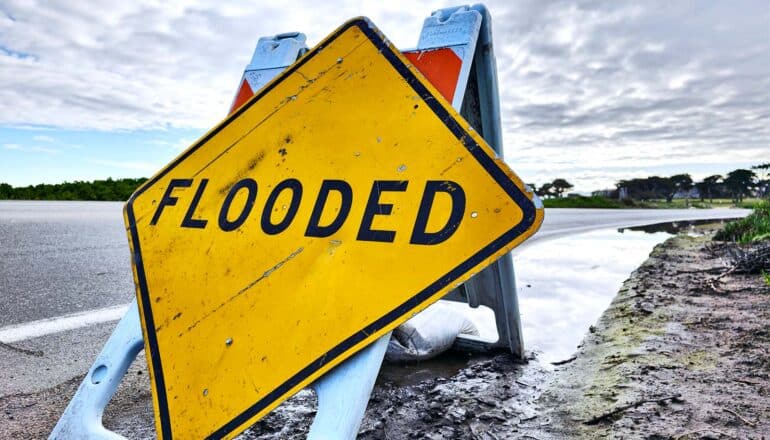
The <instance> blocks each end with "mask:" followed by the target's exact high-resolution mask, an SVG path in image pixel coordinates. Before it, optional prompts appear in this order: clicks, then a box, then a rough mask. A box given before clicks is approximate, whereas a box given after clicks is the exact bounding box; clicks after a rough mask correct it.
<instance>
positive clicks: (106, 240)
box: [0, 202, 748, 399]
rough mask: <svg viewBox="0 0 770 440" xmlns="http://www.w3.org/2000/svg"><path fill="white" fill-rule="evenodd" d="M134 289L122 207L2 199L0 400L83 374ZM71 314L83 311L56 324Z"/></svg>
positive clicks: (552, 231) (554, 214) (678, 213)
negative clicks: (64, 322) (12, 336)
mask: <svg viewBox="0 0 770 440" xmlns="http://www.w3.org/2000/svg"><path fill="white" fill-rule="evenodd" d="M747 213H748V211H746V210H716V209H715V210H586V209H550V210H547V211H546V216H545V222H544V224H543V227H542V228H541V230H540V232H538V234H537V235H535V237H533V238H532V239H530V240H529V241H528V242H527V243H526V244H525V245H524V246H523V247H522V248H520V249H526V247H527V246H532V245H533V244H535V243H537V241H539V240H546V239H553V238H557V237H560V236H564V235H569V234H577V233H581V232H587V231H590V230H596V229H604V228H622V227H631V226H641V225H648V224H655V223H663V222H671V221H683V220H704V219H724V218H734V217H740V216H744V215H746V214H747ZM518 251H519V252H521V250H518ZM133 288H134V287H133V280H132V276H131V267H130V262H129V251H128V244H127V239H126V235H125V229H124V226H123V218H122V203H108V202H0V342H3V343H8V342H10V343H11V346H9V345H7V344H5V345H4V344H0V353H2V354H3V356H0V399H1V398H3V397H4V396H9V395H12V394H17V393H32V392H38V391H42V390H45V389H48V388H50V387H52V386H56V385H59V384H61V383H63V382H65V381H67V380H69V379H71V378H73V377H76V376H80V375H83V374H85V372H86V371H87V370H88V368H89V366H90V365H91V363H92V361H93V360H94V359H95V357H96V355H97V354H98V352H99V350H100V349H101V347H102V345H103V344H104V341H105V340H106V339H107V337H108V336H109V334H110V333H111V331H112V328H113V327H114V321H115V320H116V319H117V318H118V317H119V316H120V315H121V313H122V309H120V308H114V307H115V306H122V305H125V304H127V303H129V302H130V301H131V299H132V298H133V295H134V293H133ZM109 307H113V309H109ZM94 311H95V312H94ZM73 313H82V314H81V315H77V316H74V317H70V318H69V320H67V319H64V321H67V323H68V324H67V325H62V324H61V323H62V322H63V320H62V319H61V317H62V316H65V318H66V316H67V315H70V314H73ZM40 329H42V330H40ZM68 329H69V330H68ZM36 331H37V333H36ZM14 332H15V333H14ZM11 334H13V335H15V337H14V339H13V340H10V339H8V337H9V336H8V335H11ZM40 334H46V335H45V336H42V337H29V336H34V335H40ZM25 335H27V336H25ZM4 338H5V339H4Z"/></svg>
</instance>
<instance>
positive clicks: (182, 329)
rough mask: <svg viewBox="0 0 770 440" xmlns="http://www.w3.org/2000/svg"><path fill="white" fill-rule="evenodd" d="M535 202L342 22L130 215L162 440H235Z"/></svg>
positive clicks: (512, 225) (509, 244) (398, 318)
mask: <svg viewBox="0 0 770 440" xmlns="http://www.w3.org/2000/svg"><path fill="white" fill-rule="evenodd" d="M531 197H532V196H531V195H528V194H527V193H525V191H524V190H523V185H522V183H521V181H520V180H519V179H518V178H517V177H516V176H515V175H514V174H513V173H512V172H511V170H510V169H508V167H507V166H506V165H505V164H504V163H503V162H502V161H500V160H499V159H496V158H495V154H494V152H493V151H492V150H491V149H490V148H489V147H488V146H487V145H486V144H485V143H484V141H483V140H482V139H481V137H480V136H479V135H478V134H476V133H475V132H474V131H473V129H472V128H470V127H469V126H468V124H467V123H466V122H465V121H464V120H463V119H462V118H460V117H459V115H458V114H457V113H456V112H455V111H454V110H452V108H451V106H450V104H449V103H447V102H446V101H445V100H444V99H443V98H441V97H440V95H439V94H438V93H437V92H436V90H435V89H434V88H433V87H432V86H431V85H430V84H429V83H428V82H427V81H425V80H424V79H423V78H422V77H421V76H420V74H419V73H417V72H416V70H414V69H413V68H412V67H411V66H410V65H408V61H407V60H406V59H405V58H403V57H402V56H401V54H400V53H399V52H398V51H397V50H396V49H395V48H393V47H392V46H391V45H390V43H389V42H388V41H387V39H385V38H384V37H383V36H382V34H380V33H379V31H378V30H377V29H376V28H375V27H374V25H373V24H372V23H371V22H369V21H368V20H366V19H356V20H353V21H350V22H348V23H346V24H345V25H343V26H342V27H341V28H339V29H338V30H337V31H335V32H334V33H333V34H332V35H331V36H329V37H328V38H327V39H326V40H324V41H323V42H322V43H321V44H319V45H318V46H317V47H316V48H315V49H313V50H312V51H310V52H309V53H308V54H307V55H306V56H304V57H303V58H301V59H300V60H298V61H297V62H296V63H295V64H294V65H293V66H291V67H290V68H289V69H287V70H286V72H285V73H284V74H282V75H281V76H280V77H278V78H276V79H275V80H274V81H273V82H271V83H270V84H268V85H267V86H266V87H265V88H264V89H263V90H261V91H259V92H258V94H257V95H256V96H255V97H254V98H252V99H251V100H250V101H248V102H247V103H246V104H244V105H243V106H242V107H241V108H240V109H238V110H237V111H236V112H235V113H234V114H233V115H231V116H230V117H228V118H227V119H226V120H225V121H223V122H222V123H221V124H219V125H218V126H217V127H215V128H214V129H212V130H211V131H210V132H209V133H207V134H206V135H205V136H204V137H203V138H202V139H200V140H199V141H198V142H196V143H195V144H194V145H193V146H192V147H190V148H189V149H188V150H186V151H185V152H184V153H182V154H181V155H180V156H179V157H178V158H176V159H175V160H174V161H173V162H172V163H171V164H169V165H168V166H166V167H165V168H164V169H163V170H162V171H160V172H159V173H158V174H157V175H156V176H154V177H153V178H152V179H150V180H149V181H148V182H147V183H146V184H145V185H144V186H142V187H141V188H140V189H139V190H137V192H136V193H135V194H134V195H133V196H132V198H131V200H129V202H128V203H127V204H126V207H125V220H126V224H127V226H128V231H129V240H130V243H131V248H132V253H133V262H134V276H135V280H136V284H137V296H138V299H139V304H140V311H141V315H142V321H143V322H142V324H143V327H144V332H145V343H146V349H147V350H146V351H147V353H148V363H149V366H150V370H151V378H152V384H153V396H154V404H155V409H156V414H157V418H158V423H157V428H158V435H159V437H161V438H164V439H170V438H172V437H177V438H204V437H209V438H223V437H224V438H230V437H233V436H235V435H236V434H237V433H239V432H240V431H241V430H243V429H244V428H245V427H247V426H249V425H250V424H252V423H254V422H255V421H256V420H257V419H259V418H261V417H262V416H264V415H265V414H266V413H267V412H268V411H270V410H272V409H273V408H274V407H276V406H277V405H278V404H279V403H280V402H281V401H283V400H285V399H286V398H288V397H289V396H291V395H292V394H294V393H295V392H297V391H298V390H300V389H301V388H303V387H305V386H307V385H308V384H310V383H312V381H313V380H315V379H316V378H318V377H319V376H321V375H322V374H323V373H325V372H326V371H328V370H329V369H331V368H332V367H333V366H335V365H337V364H339V363H340V362H341V361H342V360H344V359H345V358H347V357H349V356H350V355H352V354H353V353H355V352H356V351H357V350H360V349H361V348H363V347H364V346H366V345H367V344H369V343H371V342H373V341H374V340H375V339H376V338H378V337H380V336H382V335H383V334H384V333H386V332H387V331H389V330H391V329H393V328H394V327H395V326H397V325H398V324H400V323H402V322H403V321H405V320H407V319H408V318H410V317H411V316H413V315H414V314H415V313H416V312H418V311H420V310H422V309H423V308H425V307H426V306H427V305H429V304H430V303H432V302H434V301H436V300H437V299H439V298H440V297H441V296H442V295H443V294H444V293H446V292H447V291H448V290H450V289H452V288H454V287H455V286H457V285H458V284H459V283H462V282H463V281H465V280H467V279H468V278H470V277H471V276H472V275H473V274H474V273H476V272H478V271H479V270H481V269H482V268H483V267H484V266H486V265H487V264H489V263H491V262H493V261H495V260H496V259H497V258H499V257H500V256H501V255H503V254H504V253H506V252H508V251H510V250H511V249H512V248H513V247H514V246H516V245H517V244H519V243H521V242H522V241H524V240H525V239H526V238H527V237H528V236H530V235H532V234H533V233H534V232H535V231H536V229H537V228H538V227H539V225H540V223H541V221H542V217H543V212H542V209H536V208H535V206H534V205H533V202H532V200H531Z"/></svg>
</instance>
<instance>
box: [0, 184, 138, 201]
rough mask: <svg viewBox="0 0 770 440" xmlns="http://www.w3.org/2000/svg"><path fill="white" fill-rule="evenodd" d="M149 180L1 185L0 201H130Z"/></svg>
mask: <svg viewBox="0 0 770 440" xmlns="http://www.w3.org/2000/svg"><path fill="white" fill-rule="evenodd" d="M146 180H147V179H144V178H141V179H117V180H113V179H107V180H95V181H93V182H81V181H75V182H64V183H58V184H53V185H52V184H47V183H41V184H38V185H34V186H33V185H30V186H26V187H18V188H14V187H12V186H11V185H9V184H7V183H0V200H8V199H16V200H115V201H123V200H128V198H129V197H130V196H131V194H132V193H133V192H134V191H135V190H136V188H138V187H139V186H140V185H141V184H142V183H144V182H145V181H146Z"/></svg>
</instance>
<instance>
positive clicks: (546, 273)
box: [514, 230, 670, 362]
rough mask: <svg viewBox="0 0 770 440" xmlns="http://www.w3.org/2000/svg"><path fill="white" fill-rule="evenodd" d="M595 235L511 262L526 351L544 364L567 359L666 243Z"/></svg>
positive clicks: (632, 235) (630, 235) (658, 235)
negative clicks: (632, 276) (636, 271)
mask: <svg viewBox="0 0 770 440" xmlns="http://www.w3.org/2000/svg"><path fill="white" fill-rule="evenodd" d="M669 236H670V234H668V233H666V232H652V233H647V232H642V231H633V230H625V231H624V232H623V234H622V235H620V234H618V233H617V232H615V231H596V232H590V233H586V234H581V235H577V236H574V237H568V238H563V239H560V240H554V241H550V242H545V243H542V244H539V245H538V246H533V247H531V248H529V249H526V250H525V251H524V252H522V253H521V254H519V255H517V256H516V257H515V258H514V262H515V265H516V275H517V282H518V288H519V307H520V310H521V321H522V327H523V336H524V343H525V347H526V348H527V349H528V350H534V351H536V352H538V353H539V358H540V359H541V360H542V361H543V362H553V361H558V360H562V359H566V358H568V357H569V356H570V355H571V354H572V353H573V352H574V351H575V348H576V347H577V345H578V344H579V343H580V341H581V340H582V339H583V336H584V335H585V333H586V331H587V330H588V327H589V326H590V325H592V324H594V323H595V322H596V320H597V319H598V318H599V316H600V315H601V314H602V312H604V310H605V309H606V308H607V307H608V306H609V304H610V302H611V301H612V299H613V298H614V297H615V294H616V293H617V292H618V290H619V288H620V286H621V285H622V283H623V281H625V280H626V279H627V278H628V276H629V274H630V273H631V272H632V271H633V270H634V269H636V268H637V267H638V266H639V265H640V264H641V263H642V262H643V261H644V260H646V259H647V256H648V255H649V254H650V252H651V251H652V248H653V247H654V246H655V245H656V244H658V243H660V242H662V241H663V240H665V239H666V238H667V237H669Z"/></svg>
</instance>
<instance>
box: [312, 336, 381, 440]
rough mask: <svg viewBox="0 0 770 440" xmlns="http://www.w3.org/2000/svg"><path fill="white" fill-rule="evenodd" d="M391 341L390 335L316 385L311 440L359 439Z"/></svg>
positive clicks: (314, 385) (339, 366)
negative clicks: (360, 428)
mask: <svg viewBox="0 0 770 440" xmlns="http://www.w3.org/2000/svg"><path fill="white" fill-rule="evenodd" d="M389 341H390V332H388V334H386V335H385V336H383V337H381V338H380V339H378V340H377V341H375V342H374V343H373V344H371V345H370V346H368V347H366V348H365V349H363V350H361V351H360V352H358V353H356V354H355V355H354V356H353V357H351V358H350V359H348V360H346V361H345V362H343V363H342V364H340V365H338V366H337V367H336V368H334V369H333V370H331V371H330V372H328V373H326V375H324V376H323V377H321V378H320V379H318V380H317V381H316V382H315V383H314V384H313V389H314V390H315V392H316V396H318V411H317V412H316V416H315V419H314V420H313V425H312V426H311V427H310V432H309V433H308V436H307V438H308V440H346V439H354V438H356V434H357V433H358V428H359V427H360V426H361V421H362V420H363V418H364V412H365V411H366V405H367V404H368V403H369V395H370V394H371V393H372V388H374V382H375V380H376V379H377V374H378V373H379V371H380V365H381V364H382V359H383V358H384V357H385V351H386V349H387V348H388V342H389Z"/></svg>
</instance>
